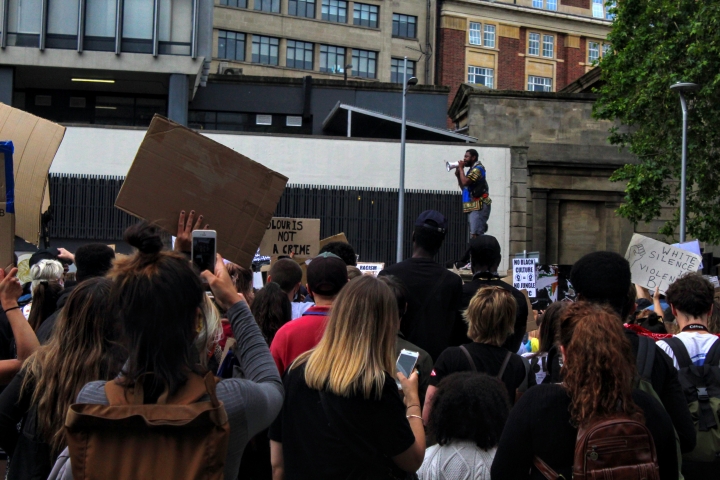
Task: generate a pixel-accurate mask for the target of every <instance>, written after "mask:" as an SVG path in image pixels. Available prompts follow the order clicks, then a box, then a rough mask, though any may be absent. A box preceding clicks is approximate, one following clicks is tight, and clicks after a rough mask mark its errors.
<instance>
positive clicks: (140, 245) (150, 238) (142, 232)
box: [123, 222, 163, 255]
mask: <svg viewBox="0 0 720 480" xmlns="http://www.w3.org/2000/svg"><path fill="white" fill-rule="evenodd" d="M123 239H124V240H125V241H126V242H127V243H128V244H130V245H131V246H133V247H135V248H137V249H138V250H139V251H140V253H144V254H146V255H154V254H156V253H159V252H160V250H162V248H163V242H162V238H160V234H159V233H158V229H157V227H153V226H152V225H149V224H148V223H147V222H141V223H138V224H136V225H133V226H131V227H129V228H128V229H127V230H125V235H124V236H123Z"/></svg>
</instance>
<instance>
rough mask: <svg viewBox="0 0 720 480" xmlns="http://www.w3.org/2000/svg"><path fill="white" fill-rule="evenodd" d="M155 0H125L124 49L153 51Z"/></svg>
mask: <svg viewBox="0 0 720 480" xmlns="http://www.w3.org/2000/svg"><path fill="white" fill-rule="evenodd" d="M154 3H155V2H154V1H153V0H125V6H124V9H123V28H122V30H123V32H122V39H123V41H122V51H123V52H131V53H152V35H153V10H154V8H153V7H154Z"/></svg>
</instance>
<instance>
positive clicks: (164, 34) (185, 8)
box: [158, 0, 193, 55]
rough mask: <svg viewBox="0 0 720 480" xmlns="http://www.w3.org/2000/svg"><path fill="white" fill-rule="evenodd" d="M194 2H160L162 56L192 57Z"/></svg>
mask: <svg viewBox="0 0 720 480" xmlns="http://www.w3.org/2000/svg"><path fill="white" fill-rule="evenodd" d="M192 9H193V6H192V0H160V16H159V19H160V20H159V22H158V23H159V25H158V27H159V29H158V40H159V42H160V44H159V47H160V54H163V55H190V43H191V42H192V38H191V36H192Z"/></svg>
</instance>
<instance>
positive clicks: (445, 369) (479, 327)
mask: <svg viewBox="0 0 720 480" xmlns="http://www.w3.org/2000/svg"><path fill="white" fill-rule="evenodd" d="M516 308H517V303H516V302H515V298H514V297H513V296H512V293H510V292H509V291H507V290H505V289H503V288H501V287H483V288H481V289H480V290H478V291H477V292H476V293H475V296H474V297H473V298H472V300H470V305H468V308H467V310H466V311H465V312H464V314H463V316H464V317H465V321H466V322H467V324H468V337H469V338H470V340H472V343H469V344H467V345H461V346H459V347H450V348H447V349H446V350H445V351H443V352H442V353H441V354H440V356H439V357H438V359H437V360H436V361H435V367H434V368H433V371H432V373H431V374H430V386H429V387H428V390H427V394H426V395H425V408H424V410H423V420H424V421H425V423H426V424H427V423H428V421H429V420H430V415H431V409H432V397H433V395H434V394H435V392H436V391H437V386H438V385H439V384H440V381H441V380H442V379H443V378H445V377H447V376H448V375H450V374H453V373H455V372H479V373H486V374H488V375H490V376H493V377H497V378H499V379H500V380H502V381H503V383H504V384H505V387H506V388H507V391H508V396H509V398H510V401H511V402H513V401H514V400H515V392H516V390H518V389H519V388H520V387H521V386H522V385H523V384H525V381H526V378H527V369H526V364H525V362H524V361H523V359H522V357H520V355H516V354H515V353H513V352H510V351H508V350H506V349H505V348H503V347H502V344H503V343H505V340H507V338H508V337H509V336H510V335H512V333H513V330H514V326H515V309H516Z"/></svg>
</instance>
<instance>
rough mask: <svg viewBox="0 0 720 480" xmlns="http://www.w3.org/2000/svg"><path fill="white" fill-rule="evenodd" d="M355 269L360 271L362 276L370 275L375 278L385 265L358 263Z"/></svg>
mask: <svg viewBox="0 0 720 480" xmlns="http://www.w3.org/2000/svg"><path fill="white" fill-rule="evenodd" d="M357 268H359V269H360V271H361V272H362V273H363V275H371V274H372V275H374V276H376V277H377V276H378V274H379V273H380V272H381V271H382V270H383V268H385V264H384V263H379V262H358V264H357Z"/></svg>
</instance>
